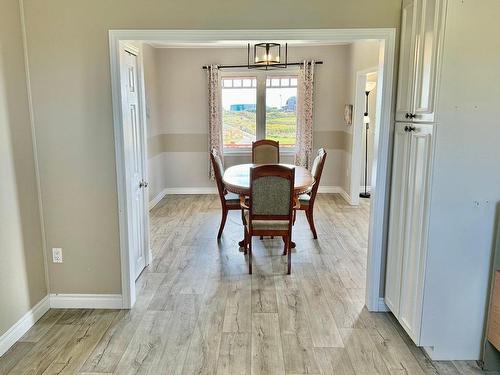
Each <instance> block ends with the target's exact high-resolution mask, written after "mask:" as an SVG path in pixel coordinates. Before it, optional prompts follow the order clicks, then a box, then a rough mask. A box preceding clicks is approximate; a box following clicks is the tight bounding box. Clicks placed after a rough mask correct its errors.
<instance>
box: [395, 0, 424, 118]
mask: <svg viewBox="0 0 500 375" xmlns="http://www.w3.org/2000/svg"><path fill="white" fill-rule="evenodd" d="M419 1H420V0H405V1H404V2H403V9H402V13H401V43H400V54H399V73H398V93H397V100H396V121H408V119H407V118H406V115H407V114H409V113H411V112H412V110H413V79H414V76H415V60H416V55H415V42H416V40H415V35H416V32H417V15H418V12H417V7H418V5H419Z"/></svg>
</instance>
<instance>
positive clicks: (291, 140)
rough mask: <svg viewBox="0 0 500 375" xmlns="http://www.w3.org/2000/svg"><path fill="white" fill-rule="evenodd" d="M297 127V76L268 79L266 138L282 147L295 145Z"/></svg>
mask: <svg viewBox="0 0 500 375" xmlns="http://www.w3.org/2000/svg"><path fill="white" fill-rule="evenodd" d="M296 129H297V77H271V78H268V79H267V80H266V138H267V139H273V140H275V141H279V143H280V147H295V135H296V133H295V132H296Z"/></svg>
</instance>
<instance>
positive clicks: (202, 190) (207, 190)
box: [165, 186, 217, 195]
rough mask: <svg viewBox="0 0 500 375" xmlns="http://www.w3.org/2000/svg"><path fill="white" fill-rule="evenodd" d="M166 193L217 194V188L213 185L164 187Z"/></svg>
mask: <svg viewBox="0 0 500 375" xmlns="http://www.w3.org/2000/svg"><path fill="white" fill-rule="evenodd" d="M165 190H166V194H167V195H174V194H180V195H183V194H217V188H216V187H215V186H214V187H176V188H166V189H165Z"/></svg>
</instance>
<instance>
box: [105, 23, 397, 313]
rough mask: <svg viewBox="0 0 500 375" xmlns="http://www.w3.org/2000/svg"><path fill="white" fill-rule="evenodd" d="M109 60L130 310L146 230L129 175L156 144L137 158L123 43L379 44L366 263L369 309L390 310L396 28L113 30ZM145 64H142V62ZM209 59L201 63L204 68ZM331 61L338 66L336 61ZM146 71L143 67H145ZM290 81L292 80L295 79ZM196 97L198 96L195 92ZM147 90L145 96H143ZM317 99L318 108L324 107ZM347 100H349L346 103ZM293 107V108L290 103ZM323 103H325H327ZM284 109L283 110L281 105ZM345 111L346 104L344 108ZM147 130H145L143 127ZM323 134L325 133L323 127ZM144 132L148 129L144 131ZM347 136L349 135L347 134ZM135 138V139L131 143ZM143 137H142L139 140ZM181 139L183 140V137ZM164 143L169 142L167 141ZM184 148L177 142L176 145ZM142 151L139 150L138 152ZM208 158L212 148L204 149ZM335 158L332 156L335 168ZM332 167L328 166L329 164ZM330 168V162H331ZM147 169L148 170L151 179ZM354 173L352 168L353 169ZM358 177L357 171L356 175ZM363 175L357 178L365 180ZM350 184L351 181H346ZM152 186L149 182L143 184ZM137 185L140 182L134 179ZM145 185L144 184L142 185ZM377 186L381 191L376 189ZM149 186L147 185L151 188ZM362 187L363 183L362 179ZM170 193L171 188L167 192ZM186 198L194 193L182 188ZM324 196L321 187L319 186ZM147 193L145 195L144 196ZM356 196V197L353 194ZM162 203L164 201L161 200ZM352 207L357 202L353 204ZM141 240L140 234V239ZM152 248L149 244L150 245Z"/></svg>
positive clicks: (141, 84) (141, 81)
mask: <svg viewBox="0 0 500 375" xmlns="http://www.w3.org/2000/svg"><path fill="white" fill-rule="evenodd" d="M109 35H110V60H111V73H112V94H113V116H114V130H115V146H116V163H117V181H118V198H119V213H120V248H121V262H122V296H123V307H124V308H131V307H132V306H133V305H134V303H135V298H136V291H135V276H136V273H137V271H136V262H135V260H134V254H136V255H137V254H138V253H137V251H136V249H134V246H136V245H134V244H136V243H137V236H139V235H138V233H137V230H141V229H138V228H141V226H138V225H136V224H134V212H135V211H134V210H135V208H134V199H136V201H137V195H136V196H134V189H133V188H132V185H131V180H130V176H132V175H133V167H132V165H131V162H132V161H134V160H136V161H139V160H142V162H143V163H144V159H146V160H147V156H146V155H147V154H146V153H147V149H151V146H150V145H148V147H146V145H145V139H146V138H147V135H144V134H145V133H143V135H142V141H141V145H142V146H141V147H142V157H139V158H135V159H134V158H133V157H132V156H134V151H133V150H134V147H131V146H132V145H133V137H131V135H130V129H129V127H127V126H126V121H127V119H126V116H125V115H124V113H125V111H124V107H123V103H124V97H123V95H124V94H123V93H122V91H121V82H122V80H123V78H124V76H125V75H126V74H127V72H126V71H123V70H122V69H120V50H121V48H122V47H123V45H124V44H128V43H130V44H132V45H134V44H136V43H139V44H141V43H144V42H146V43H166V44H170V45H171V46H177V47H183V48H185V47H186V46H201V47H204V48H207V47H214V46H220V45H224V44H226V45H227V44H233V45H234V44H243V45H246V43H250V42H251V43H254V42H256V41H266V40H275V41H283V42H287V43H289V44H293V43H294V42H296V43H303V44H308V43H309V44H316V45H321V44H323V45H325V44H349V43H353V42H358V41H376V42H377V43H378V47H377V51H378V54H379V60H378V61H379V63H378V66H377V75H378V76H377V79H378V80H377V82H378V84H377V102H378V103H379V106H378V108H380V109H379V110H377V114H376V118H377V124H379V126H377V127H376V128H375V129H374V131H375V135H374V143H376V144H377V146H376V147H375V146H374V147H373V150H374V157H373V159H374V160H375V162H374V164H373V165H374V166H375V167H374V170H373V176H374V179H375V180H376V181H374V183H371V185H372V188H371V194H372V196H371V203H372V204H371V210H370V212H369V214H368V215H369V224H368V225H369V236H368V241H367V242H368V251H367V253H368V254H367V263H366V298H365V302H366V306H367V307H368V309H369V310H370V311H381V310H385V306H384V305H383V303H381V301H382V299H381V298H380V297H381V295H380V290H381V287H380V285H381V280H383V274H382V269H383V263H384V260H383V256H382V254H383V242H384V236H385V227H384V219H385V216H386V212H387V202H386V195H387V194H386V190H387V186H386V181H387V173H388V156H389V136H390V120H391V98H392V77H393V64H394V47H395V30H393V29H358V30H251V31H249V30H224V31H208V30H196V31H194V30H168V31H167V30H149V31H148V30H130V31H110V33H109ZM140 63H141V62H139V64H140ZM206 63H207V61H200V63H199V65H200V68H201V66H202V65H205V64H206ZM332 63H336V62H333V61H332ZM141 72H142V69H141ZM141 72H140V73H139V75H138V77H139V81H138V87H139V89H140V90H144V79H143V77H142V78H141V76H142V74H143V73H141ZM290 82H291V81H290ZM193 95H197V93H193ZM144 97H145V95H144V92H142V94H141V98H144ZM319 100H323V101H327V100H328V98H327V97H322V98H321V99H319ZM319 100H318V106H319V105H320V104H319ZM346 100H347V99H346ZM140 102H142V104H143V105H142V109H141V108H140V113H139V116H140V118H142V119H144V122H143V124H146V123H147V116H148V115H149V113H148V106H147V104H146V100H145V99H140ZM287 105H288V104H287ZM323 105H324V104H323ZM282 107H283V106H282ZM342 109H343V105H342ZM143 129H144V126H143ZM320 130H321V129H320ZM143 131H144V132H145V130H143ZM346 133H348V131H347V132H346ZM131 139H132V141H131ZM138 139H139V138H138ZM179 139H180V138H179ZM193 140H195V141H196V142H197V141H199V140H196V135H193ZM162 142H169V140H168V139H167V140H164V141H162ZM178 144H180V142H177V143H176V145H178ZM136 150H138V149H136ZM205 152H206V157H207V159H208V149H207V150H205ZM239 156H240V155H237V153H235V154H234V155H231V156H230V157H231V158H238V157H239ZM334 160H335V159H333V158H332V161H331V162H332V168H333V163H334ZM343 162H345V163H346V164H348V158H345V157H344V161H343ZM327 163H328V162H327ZM171 165H176V167H175V170H176V171H174V174H176V173H177V172H178V171H180V170H182V169H185V168H188V167H191V166H192V165H190V164H189V163H188V164H187V165H185V166H183V165H180V164H176V163H171ZM327 165H328V164H327ZM147 169H148V168H147V166H145V167H144V169H143V170H144V171H146V176H147ZM351 170H352V168H351ZM353 173H354V172H353ZM360 173H361V172H359V173H358V177H359V176H360ZM346 180H347V179H346ZM142 181H143V182H146V183H148V181H147V180H144V179H143V180H142ZM135 182H136V183H137V181H135ZM140 182H141V181H139V183H140ZM375 186H376V188H375ZM146 187H147V186H146ZM202 188H203V189H205V190H202V191H205V192H213V191H214V190H215V189H213V187H209V186H204V187H202ZM358 189H359V181H358ZM167 190H168V189H167ZM341 191H342V192H343V193H344V194H343V195H345V196H349V193H350V190H349V189H345V188H341V187H339V186H325V187H324V189H323V192H331V193H333V192H335V193H339V192H341ZM169 192H170V193H176V192H177V193H179V192H181V190H180V189H179V188H170V190H168V191H167V193H169ZM182 192H183V193H184V194H186V193H188V194H189V192H190V191H189V190H186V189H184V190H182ZM193 192H194V193H200V190H199V189H194V190H192V191H191V193H193ZM320 192H321V186H320ZM143 195H144V194H143ZM351 196H352V194H351ZM160 199H161V198H160ZM349 203H352V202H349ZM141 209H142V211H143V212H144V213H145V215H146V216H147V210H148V202H147V201H144V200H143V204H142V208H139V210H141ZM144 223H145V228H146V229H143V232H144V233H143V234H144V236H143V238H144V241H146V243H149V238H148V237H147V236H146V232H147V229H148V227H149V224H148V222H147V221H144ZM139 238H140V236H139ZM146 248H147V249H149V246H147V245H146ZM145 257H146V261H145V263H146V264H147V263H149V261H150V260H149V259H148V258H149V251H147V252H146V253H145Z"/></svg>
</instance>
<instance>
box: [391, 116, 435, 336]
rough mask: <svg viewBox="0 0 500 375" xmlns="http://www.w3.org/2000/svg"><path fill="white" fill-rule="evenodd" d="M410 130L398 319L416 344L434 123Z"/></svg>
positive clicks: (425, 243)
mask: <svg viewBox="0 0 500 375" xmlns="http://www.w3.org/2000/svg"><path fill="white" fill-rule="evenodd" d="M413 126H414V127H415V130H414V131H412V132H410V156H409V168H408V199H407V209H406V218H405V233H404V237H405V239H404V254H403V269H402V278H401V300H400V309H399V321H400V323H401V325H402V326H403V327H404V328H405V330H406V331H407V332H408V334H409V335H410V337H411V338H412V339H413V341H414V342H415V343H416V344H417V345H418V344H419V341H420V323H421V318H422V298H423V290H424V277H425V261H426V254H427V223H428V211H429V198H430V194H429V183H430V174H431V163H432V149H433V146H432V144H433V137H432V132H433V125H421V124H417V125H415V124H414V125H413Z"/></svg>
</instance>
